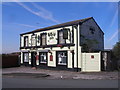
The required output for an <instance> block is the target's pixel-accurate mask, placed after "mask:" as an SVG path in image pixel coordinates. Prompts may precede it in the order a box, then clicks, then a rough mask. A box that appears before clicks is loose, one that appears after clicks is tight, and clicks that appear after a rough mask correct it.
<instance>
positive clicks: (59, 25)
mask: <svg viewBox="0 0 120 90" xmlns="http://www.w3.org/2000/svg"><path fill="white" fill-rule="evenodd" d="M89 19H93V17H89V18H84V19H80V20H75V21H70V22H66V23H62V24H57V25H53V26H49V27H45V28H41V29H36V30H34V31H31V32H26V33H22V34H20V35H23V34H29V33H35V32H39V31H46V30H50V29H54V28H61V27H65V26H70V25H76V24H79V23H81V24H82V23H84V22H86V21H87V20H89ZM96 24H97V23H96ZM98 27H99V26H98ZM99 28H100V27H99ZM101 31H102V30H101Z"/></svg>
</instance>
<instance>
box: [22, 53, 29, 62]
mask: <svg viewBox="0 0 120 90" xmlns="http://www.w3.org/2000/svg"><path fill="white" fill-rule="evenodd" d="M25 54H27V55H28V57H27V59H28V61H25ZM23 62H24V63H29V53H28V52H24V53H23Z"/></svg>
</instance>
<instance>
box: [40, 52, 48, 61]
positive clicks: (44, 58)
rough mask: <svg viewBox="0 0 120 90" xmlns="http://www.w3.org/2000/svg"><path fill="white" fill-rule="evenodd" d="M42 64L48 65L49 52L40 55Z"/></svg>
mask: <svg viewBox="0 0 120 90" xmlns="http://www.w3.org/2000/svg"><path fill="white" fill-rule="evenodd" d="M39 59H40V63H47V52H40V53H39Z"/></svg>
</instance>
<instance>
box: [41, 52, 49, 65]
mask: <svg viewBox="0 0 120 90" xmlns="http://www.w3.org/2000/svg"><path fill="white" fill-rule="evenodd" d="M43 53H44V54H45V55H46V62H41V54H43ZM47 62H48V52H39V63H40V64H47Z"/></svg>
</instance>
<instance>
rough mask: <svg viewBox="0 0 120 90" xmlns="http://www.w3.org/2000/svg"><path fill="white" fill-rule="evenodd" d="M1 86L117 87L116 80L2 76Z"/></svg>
mask: <svg viewBox="0 0 120 90" xmlns="http://www.w3.org/2000/svg"><path fill="white" fill-rule="evenodd" d="M2 85H3V88H118V80H72V79H67V80H57V79H56V80H48V79H39V78H19V77H14V78H12V77H3V79H2Z"/></svg>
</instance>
